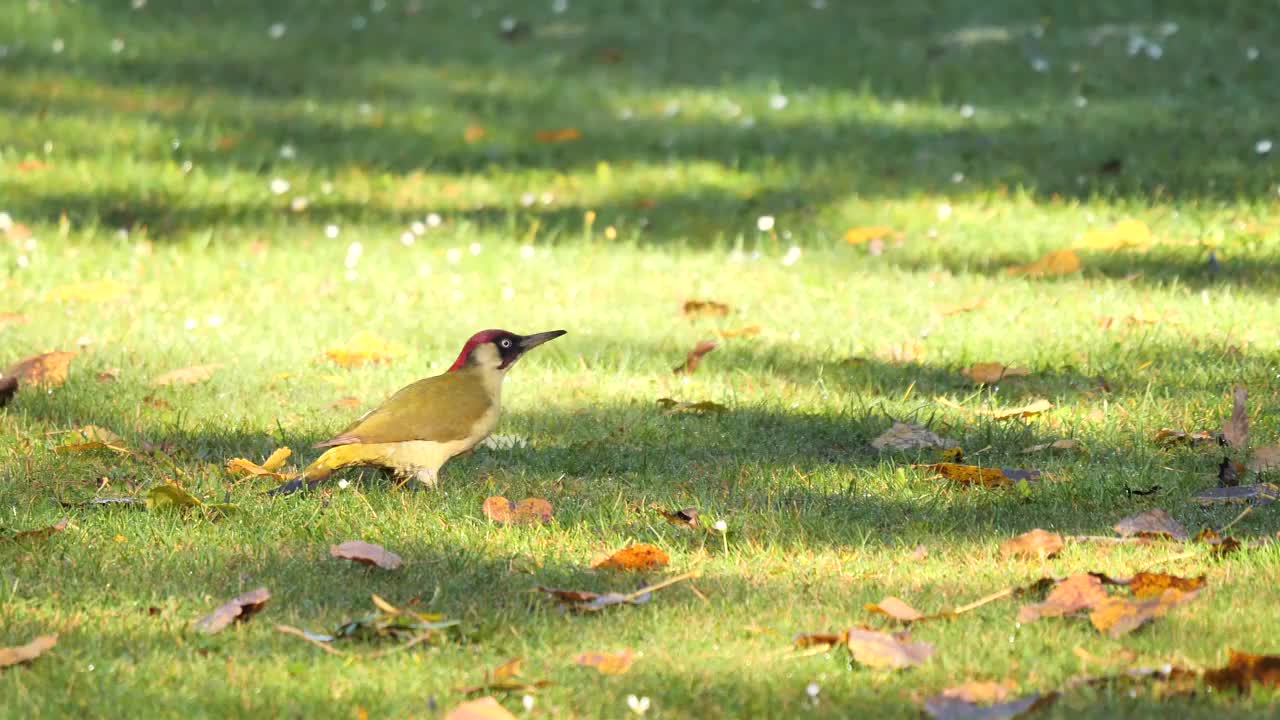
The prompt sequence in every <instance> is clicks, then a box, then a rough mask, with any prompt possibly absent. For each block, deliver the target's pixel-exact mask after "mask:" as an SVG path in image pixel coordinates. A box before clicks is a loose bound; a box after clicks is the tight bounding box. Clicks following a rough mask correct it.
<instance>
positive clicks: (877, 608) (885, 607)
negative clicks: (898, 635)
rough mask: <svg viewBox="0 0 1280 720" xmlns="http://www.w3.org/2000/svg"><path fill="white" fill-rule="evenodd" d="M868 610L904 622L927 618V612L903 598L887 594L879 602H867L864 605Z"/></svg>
mask: <svg viewBox="0 0 1280 720" xmlns="http://www.w3.org/2000/svg"><path fill="white" fill-rule="evenodd" d="M863 608H864V609H866V611H867V612H870V613H878V614H880V615H887V616H889V617H891V618H893V619H894V620H901V621H902V622H904V623H911V622H915V621H917V620H923V619H925V617H926V616H925V614H924V613H922V612H920V611H919V610H916V609H915V608H913V607H911V606H910V605H908V604H906V603H905V602H903V601H902V600H900V599H898V598H896V597H893V596H892V595H889V596H886V597H885V598H884V599H883V600H881V601H880V602H878V603H867V604H866V605H864V606H863Z"/></svg>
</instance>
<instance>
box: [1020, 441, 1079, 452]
mask: <svg viewBox="0 0 1280 720" xmlns="http://www.w3.org/2000/svg"><path fill="white" fill-rule="evenodd" d="M1077 447H1079V445H1078V444H1077V443H1076V441H1075V440H1071V439H1069V438H1063V439H1061V440H1054V441H1053V442H1051V443H1042V444H1040V445H1032V446H1031V447H1029V448H1024V449H1023V450H1022V453H1023V454H1024V455H1030V454H1032V453H1038V452H1044V451H1045V450H1063V451H1065V450H1075V449H1076V448H1077Z"/></svg>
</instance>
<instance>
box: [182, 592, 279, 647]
mask: <svg viewBox="0 0 1280 720" xmlns="http://www.w3.org/2000/svg"><path fill="white" fill-rule="evenodd" d="M270 599H271V591H270V590H268V589H266V588H264V587H260V588H255V589H253V590H250V591H249V592H246V593H242V594H240V595H237V596H236V597H234V598H232V599H231V600H228V601H227V602H225V603H223V604H222V605H221V606H219V607H218V609H217V610H214V611H213V612H211V613H209V614H208V615H206V616H204V617H203V618H200V619H199V620H197V621H196V624H195V628H196V630H199V631H200V632H202V633H205V634H208V635H212V634H214V633H216V632H221V631H222V630H224V629H225V628H226V627H227V626H228V625H230V624H231V623H233V622H237V621H240V622H243V621H245V620H248V619H249V617H250V616H252V615H253V614H254V613H256V612H258V611H259V610H261V609H262V608H263V606H265V605H266V604H267V601H268V600H270Z"/></svg>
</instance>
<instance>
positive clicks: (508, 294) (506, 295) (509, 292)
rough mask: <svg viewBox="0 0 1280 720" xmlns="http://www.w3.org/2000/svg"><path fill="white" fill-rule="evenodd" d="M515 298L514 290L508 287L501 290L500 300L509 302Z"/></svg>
mask: <svg viewBox="0 0 1280 720" xmlns="http://www.w3.org/2000/svg"><path fill="white" fill-rule="evenodd" d="M515 296H516V289H515V288H513V287H510V286H507V287H504V288H502V299H503V300H507V301H510V300H511V299H512V298H514V297H515Z"/></svg>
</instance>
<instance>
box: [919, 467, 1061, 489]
mask: <svg viewBox="0 0 1280 720" xmlns="http://www.w3.org/2000/svg"><path fill="white" fill-rule="evenodd" d="M911 467H914V468H921V469H924V470H932V471H934V472H936V473H938V474H939V475H941V476H942V477H944V478H946V479H947V480H952V481H954V482H958V483H961V484H962V485H982V486H983V487H1004V486H1006V485H1011V484H1013V483H1015V482H1021V481H1022V480H1026V481H1028V482H1034V481H1037V480H1039V479H1040V475H1041V473H1040V471H1039V470H1022V469H1019V468H993V467H979V466H977V465H962V464H959V463H932V464H929V465H912V466H911Z"/></svg>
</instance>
